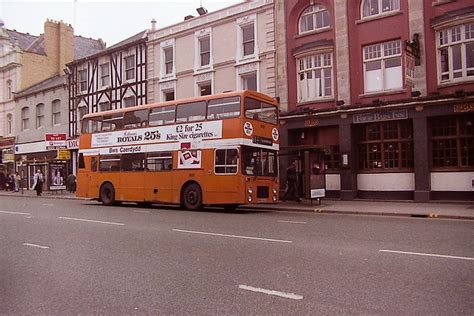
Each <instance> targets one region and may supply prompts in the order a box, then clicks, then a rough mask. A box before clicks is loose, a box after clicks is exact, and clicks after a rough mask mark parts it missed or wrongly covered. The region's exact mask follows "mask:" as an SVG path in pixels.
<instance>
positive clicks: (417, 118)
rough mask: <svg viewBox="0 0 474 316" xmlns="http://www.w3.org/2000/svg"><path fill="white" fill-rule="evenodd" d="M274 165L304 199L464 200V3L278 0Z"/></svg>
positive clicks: (469, 185)
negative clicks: (318, 188) (281, 55)
mask: <svg viewBox="0 0 474 316" xmlns="http://www.w3.org/2000/svg"><path fill="white" fill-rule="evenodd" d="M284 4H285V23H286V45H287V51H286V52H287V55H286V56H287V68H288V112H286V113H283V114H282V123H283V125H282V129H283V131H282V132H283V135H284V136H286V137H282V139H284V140H287V143H286V144H283V148H282V159H281V161H282V163H281V165H282V170H285V166H286V164H287V161H288V159H287V158H291V159H292V158H298V159H299V161H300V172H301V174H300V175H301V177H300V180H301V181H300V185H301V190H302V192H304V193H305V194H306V196H308V194H309V193H307V192H309V187H310V184H309V173H310V165H311V164H312V159H313V158H312V157H316V156H314V155H316V154H317V153H322V154H323V155H324V158H325V165H326V188H327V195H329V196H339V197H340V198H341V199H354V198H383V199H408V200H415V201H428V200H434V199H460V200H473V199H474V132H473V130H474V128H473V124H474V5H473V3H472V1H455V0H451V1H450V0H427V1H419V0H300V1H297V0H287V1H285V2H284Z"/></svg>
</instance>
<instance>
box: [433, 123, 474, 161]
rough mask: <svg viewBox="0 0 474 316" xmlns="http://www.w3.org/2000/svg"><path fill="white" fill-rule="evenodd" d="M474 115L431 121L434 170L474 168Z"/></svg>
mask: <svg viewBox="0 0 474 316" xmlns="http://www.w3.org/2000/svg"><path fill="white" fill-rule="evenodd" d="M473 124H474V115H472V114H471V115H467V114H465V115H463V116H447V117H436V118H433V119H431V121H430V129H431V153H432V166H433V168H471V169H472V168H473V167H474V128H473Z"/></svg>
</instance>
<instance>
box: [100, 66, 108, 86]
mask: <svg viewBox="0 0 474 316" xmlns="http://www.w3.org/2000/svg"><path fill="white" fill-rule="evenodd" d="M109 84H110V63H104V64H101V65H100V85H101V86H102V87H105V86H108V85H109Z"/></svg>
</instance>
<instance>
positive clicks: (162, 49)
mask: <svg viewBox="0 0 474 316" xmlns="http://www.w3.org/2000/svg"><path fill="white" fill-rule="evenodd" d="M169 48H172V49H173V67H172V71H171V73H169V74H167V73H166V64H165V50H166V49H169ZM160 60H161V63H160V65H161V67H160V79H161V80H172V79H176V41H175V39H174V38H172V39H169V40H166V41H163V42H161V43H160Z"/></svg>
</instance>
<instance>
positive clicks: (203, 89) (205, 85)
mask: <svg viewBox="0 0 474 316" xmlns="http://www.w3.org/2000/svg"><path fill="white" fill-rule="evenodd" d="M198 92H199V95H200V96H203V95H211V94H212V85H211V82H200V83H199V84H198Z"/></svg>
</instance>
